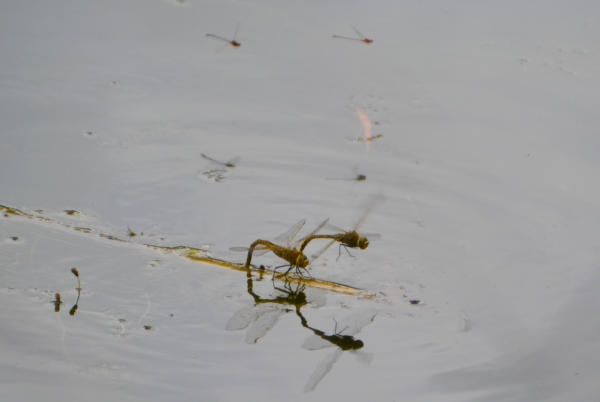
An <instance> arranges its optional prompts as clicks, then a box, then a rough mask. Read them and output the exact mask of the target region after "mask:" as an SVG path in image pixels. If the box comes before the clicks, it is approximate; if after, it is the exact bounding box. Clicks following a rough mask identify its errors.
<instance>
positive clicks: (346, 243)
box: [300, 194, 383, 261]
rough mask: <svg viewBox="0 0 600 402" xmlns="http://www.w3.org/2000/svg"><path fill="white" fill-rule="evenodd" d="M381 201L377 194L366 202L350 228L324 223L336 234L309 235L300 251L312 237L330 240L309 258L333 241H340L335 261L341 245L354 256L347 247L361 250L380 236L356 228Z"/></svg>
mask: <svg viewBox="0 0 600 402" xmlns="http://www.w3.org/2000/svg"><path fill="white" fill-rule="evenodd" d="M382 201H383V197H382V195H381V194H380V195H379V196H377V197H376V198H374V199H373V200H371V201H370V203H369V204H367V207H366V208H365V212H364V213H363V215H362V216H361V218H360V219H359V220H358V222H357V223H356V225H354V228H353V229H352V230H348V231H345V230H344V229H340V228H338V227H337V226H333V225H331V224H329V223H326V224H325V225H324V226H325V227H327V228H328V229H330V230H333V231H336V232H338V233H337V234H329V235H319V234H313V235H309V236H307V237H306V238H305V239H304V240H303V241H302V243H301V245H300V251H304V249H305V248H306V246H307V245H308V243H310V242H311V241H312V240H314V239H331V241H330V242H329V243H328V244H327V245H326V246H325V247H324V248H322V249H321V250H320V251H319V252H317V253H315V254H313V255H311V258H312V259H313V260H314V259H316V258H318V257H319V256H320V255H321V254H323V253H324V252H325V251H326V250H327V249H328V248H329V247H331V245H332V244H333V243H335V242H339V243H340V247H339V254H338V258H336V261H337V260H339V258H340V257H341V255H342V247H344V249H345V250H346V252H347V253H348V255H350V256H351V257H354V256H353V255H352V254H350V251H348V247H349V248H359V249H361V250H364V249H366V248H367V247H369V244H370V243H369V240H371V241H373V240H379V239H380V238H381V235H379V234H376V233H358V230H359V229H360V228H361V227H362V225H363V224H364V223H365V221H366V219H367V217H368V216H369V214H370V213H371V212H372V211H373V209H374V208H375V207H376V206H377V205H378V204H379V203H381V202H382Z"/></svg>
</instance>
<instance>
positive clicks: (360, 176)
mask: <svg viewBox="0 0 600 402" xmlns="http://www.w3.org/2000/svg"><path fill="white" fill-rule="evenodd" d="M352 172H353V173H354V174H355V175H356V177H353V178H348V179H337V178H329V177H328V178H326V179H325V180H344V181H365V180H367V176H365V175H364V174H362V173H358V165H356V166H354V167H353V168H352Z"/></svg>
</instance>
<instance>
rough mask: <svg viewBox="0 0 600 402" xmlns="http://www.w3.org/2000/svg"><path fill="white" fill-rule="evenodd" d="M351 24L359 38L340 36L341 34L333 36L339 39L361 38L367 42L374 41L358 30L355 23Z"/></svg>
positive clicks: (360, 39)
mask: <svg viewBox="0 0 600 402" xmlns="http://www.w3.org/2000/svg"><path fill="white" fill-rule="evenodd" d="M350 26H351V27H352V29H354V32H356V34H357V35H358V36H359V38H349V37H347V36H339V35H333V37H334V38H338V39H349V40H359V41H361V42H365V43H366V44H370V43H373V39H368V38H365V37H364V35H363V34H361V33H360V32H358V29H356V28H354V26H353V25H350Z"/></svg>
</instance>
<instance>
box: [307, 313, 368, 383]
mask: <svg viewBox="0 0 600 402" xmlns="http://www.w3.org/2000/svg"><path fill="white" fill-rule="evenodd" d="M297 314H298V316H299V317H300V320H301V321H302V326H303V327H305V328H308V329H310V330H311V331H313V332H314V335H311V336H310V337H308V338H307V339H306V341H304V344H302V347H303V348H304V349H308V350H318V349H324V348H330V347H335V346H337V349H336V350H335V351H334V352H332V353H330V354H329V355H327V356H326V357H325V359H323V361H321V362H320V363H319V364H318V365H317V368H316V369H315V371H314V372H313V374H312V375H311V376H310V378H309V379H308V382H307V383H306V386H305V387H304V393H307V392H311V391H313V390H314V389H315V388H316V386H317V385H318V384H319V382H321V380H322V379H323V377H325V375H326V374H327V373H328V372H329V371H331V368H332V367H333V364H334V363H336V362H337V361H338V360H339V358H340V357H341V355H342V354H343V353H344V352H345V351H350V352H353V353H359V352H356V351H357V350H359V349H362V348H363V347H364V345H365V344H364V342H363V341H361V340H360V339H356V338H355V337H354V335H356V334H358V333H359V332H360V331H361V330H362V329H363V328H364V327H365V326H366V325H368V324H370V323H371V322H373V320H374V319H375V317H376V316H377V315H378V314H379V312H378V311H377V310H367V311H363V312H360V313H355V314H352V315H350V316H348V317H346V318H344V319H343V320H341V321H340V322H337V321H336V323H335V329H334V331H333V334H332V335H327V334H326V333H325V332H323V331H320V330H318V329H315V328H312V327H310V326H309V325H308V323H307V321H306V319H305V318H304V316H302V314H301V313H300V312H299V311H298V312H297ZM338 328H341V329H340V330H339V331H338ZM357 357H358V358H359V360H360V361H362V362H364V363H367V364H369V363H371V361H372V360H373V355H372V354H370V353H364V352H363V353H361V355H359V356H357Z"/></svg>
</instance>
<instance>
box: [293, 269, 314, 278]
mask: <svg viewBox="0 0 600 402" xmlns="http://www.w3.org/2000/svg"><path fill="white" fill-rule="evenodd" d="M304 272H306V274H307V275H308V277H309V278H311V279H312V276H311V274H310V272H308V271H307V270H306V269H305V270H304ZM304 272H302V270H301V269H300V267H296V274H297V275H298V276H299V277H300V278H304Z"/></svg>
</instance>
